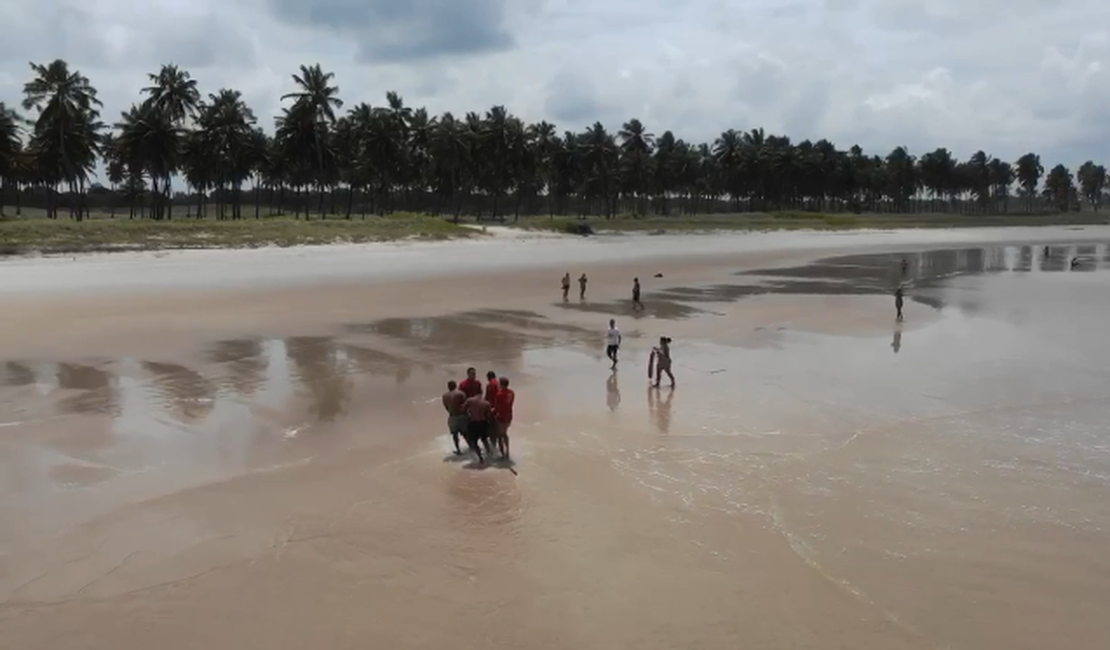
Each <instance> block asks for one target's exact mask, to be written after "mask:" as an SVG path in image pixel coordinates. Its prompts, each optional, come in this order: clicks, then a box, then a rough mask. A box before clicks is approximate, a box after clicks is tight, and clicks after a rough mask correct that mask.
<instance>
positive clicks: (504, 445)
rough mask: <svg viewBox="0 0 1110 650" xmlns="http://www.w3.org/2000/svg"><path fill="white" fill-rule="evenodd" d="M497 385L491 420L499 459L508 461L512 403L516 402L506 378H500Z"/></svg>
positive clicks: (514, 394)
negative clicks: (495, 434) (499, 453)
mask: <svg viewBox="0 0 1110 650" xmlns="http://www.w3.org/2000/svg"><path fill="white" fill-rule="evenodd" d="M497 383H498V384H499V386H498V390H497V398H496V401H495V402H494V403H493V418H494V422H495V423H496V429H495V430H496V432H497V438H496V443H497V449H498V451H500V452H501V457H502V458H505V459H508V458H509V426H510V425H511V424H512V423H513V402H515V401H516V393H514V392H513V389H511V388H509V378H508V377H502V378H501V379H499V380H498V382H497Z"/></svg>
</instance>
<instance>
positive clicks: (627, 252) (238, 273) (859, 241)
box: [0, 226, 1110, 296]
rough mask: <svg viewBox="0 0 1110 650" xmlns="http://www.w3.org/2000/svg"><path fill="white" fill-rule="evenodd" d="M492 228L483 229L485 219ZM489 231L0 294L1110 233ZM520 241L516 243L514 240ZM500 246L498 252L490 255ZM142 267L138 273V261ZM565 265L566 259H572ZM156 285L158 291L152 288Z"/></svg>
mask: <svg viewBox="0 0 1110 650" xmlns="http://www.w3.org/2000/svg"><path fill="white" fill-rule="evenodd" d="M487 228H488V227H487ZM494 228H496V230H492V228H491V229H490V234H489V235H488V236H484V237H473V238H466V239H458V240H443V241H434V242H430V241H393V242H370V243H360V244H324V245H320V244H315V245H302V246H290V247H280V246H271V247H259V248H210V249H187V250H147V251H128V252H116V253H89V254H81V255H65V256H54V255H38V256H19V257H11V258H5V259H0V296H2V295H6V296H19V295H23V296H26V295H27V294H34V295H39V294H42V295H45V294H48V293H50V294H52V293H67V292H73V291H78V292H80V291H88V290H101V291H105V293H141V292H143V291H144V290H146V291H152V290H156V291H157V292H158V293H162V292H165V291H175V290H181V289H187V290H201V289H206V290H215V291H229V290H230V291H242V290H251V291H257V290H268V289H272V288H278V287H284V288H290V287H307V286H312V285H321V286H322V285H349V284H352V283H357V284H381V283H383V282H396V281H400V280H406V279H431V278H435V277H446V276H450V275H453V274H458V273H468V274H487V273H496V272H497V271H499V270H506V271H508V270H513V269H516V270H527V271H534V270H540V269H556V268H560V267H567V266H572V267H575V268H580V267H581V266H584V265H585V266H619V265H627V264H633V263H636V262H640V261H650V260H653V259H656V260H664V259H665V260H668V261H677V260H681V259H683V258H685V259H688V260H692V259H696V258H707V257H722V258H724V257H728V256H733V255H748V254H760V255H762V254H765V253H770V252H776V251H781V252H783V253H792V252H797V251H803V250H805V251H812V252H813V253H814V254H816V255H821V254H822V253H823V252H828V253H829V254H833V253H834V252H835V251H836V250H837V249H843V250H849V249H851V248H853V247H858V246H863V247H868V248H875V247H884V249H889V250H897V249H898V248H901V247H910V248H914V249H921V248H922V247H940V246H950V245H963V244H974V243H976V242H981V241H990V242H996V243H1014V244H1017V243H1028V244H1036V243H1063V242H1072V241H1074V242H1082V241H1085V240H1091V239H1110V226H1060V227H1045V226H1013V227H1006V228H1003V229H999V228H993V227H983V228H951V229H904V230H846V231H782V230H779V231H768V232H758V233H757V232H736V231H733V232H718V233H705V234H699V235H691V234H686V233H683V234H665V235H653V234H647V233H621V234H619V235H614V236H608V235H606V236H600V237H595V236H592V237H581V236H576V235H559V234H551V233H542V234H541V233H535V234H523V233H522V231H519V230H517V229H514V228H511V227H494ZM509 243H513V244H516V246H513V247H511V248H510V247H508V246H507V244H509ZM492 251H496V253H497V254H496V255H490V254H489V253H490V252H492ZM138 267H141V268H142V272H141V273H140V272H139V268H138ZM568 270H569V269H568ZM155 287H156V289H155Z"/></svg>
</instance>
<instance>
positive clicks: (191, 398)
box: [143, 361, 216, 422]
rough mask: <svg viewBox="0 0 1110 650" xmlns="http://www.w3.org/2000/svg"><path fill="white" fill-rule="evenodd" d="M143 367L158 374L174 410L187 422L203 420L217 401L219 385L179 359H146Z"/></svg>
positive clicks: (156, 381) (156, 375)
mask: <svg viewBox="0 0 1110 650" xmlns="http://www.w3.org/2000/svg"><path fill="white" fill-rule="evenodd" d="M143 369H144V370H146V371H147V372H149V373H151V374H152V375H154V377H155V383H156V385H157V386H158V387H159V388H160V389H162V391H163V393H164V395H165V397H166V398H168V401H169V402H170V403H171V404H172V405H173V408H174V410H176V411H177V413H178V415H180V416H181V418H182V419H183V420H184V421H186V422H191V421H196V420H201V419H203V418H205V417H207V416H208V414H209V413H211V412H212V408H213V406H214V405H215V403H216V386H215V385H214V384H213V383H212V382H211V381H209V380H208V379H207V378H205V377H204V376H202V375H201V374H200V373H198V372H196V371H195V370H191V369H189V368H186V367H185V366H179V365H177V364H175V363H158V362H154V361H144V362H143Z"/></svg>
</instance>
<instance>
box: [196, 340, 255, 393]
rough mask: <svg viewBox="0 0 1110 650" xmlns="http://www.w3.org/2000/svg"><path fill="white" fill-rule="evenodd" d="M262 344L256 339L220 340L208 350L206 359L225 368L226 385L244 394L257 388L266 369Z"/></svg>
mask: <svg viewBox="0 0 1110 650" xmlns="http://www.w3.org/2000/svg"><path fill="white" fill-rule="evenodd" d="M262 346H263V341H261V340H258V339H235V340H231V341H220V342H218V343H216V344H215V345H213V346H212V348H211V349H210V350H209V351H208V359H209V360H210V361H213V362H215V363H218V364H222V365H223V366H224V367H225V368H227V375H226V377H225V381H226V382H227V385H228V387H229V388H230V389H231V390H234V391H235V392H237V393H239V394H241V395H244V396H246V395H250V394H252V393H253V392H254V391H255V390H256V389H257V388H258V385H259V384H260V383H261V381H262V373H263V371H264V370H265V369H266V362H265V360H264V359H263V356H264V352H263V349H262Z"/></svg>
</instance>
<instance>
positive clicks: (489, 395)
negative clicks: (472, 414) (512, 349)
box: [486, 370, 500, 404]
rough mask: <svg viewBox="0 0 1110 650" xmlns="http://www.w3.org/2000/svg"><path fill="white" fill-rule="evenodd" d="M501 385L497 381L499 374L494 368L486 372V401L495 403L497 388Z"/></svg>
mask: <svg viewBox="0 0 1110 650" xmlns="http://www.w3.org/2000/svg"><path fill="white" fill-rule="evenodd" d="M498 388H500V386H499V385H498V383H497V374H496V373H494V372H493V371H492V370H490V371H489V372H487V373H486V401H487V402H489V403H490V404H493V403H494V400H495V399H497V389H498Z"/></svg>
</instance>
